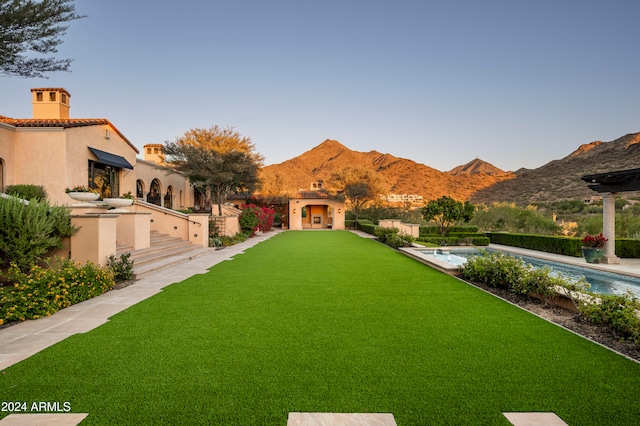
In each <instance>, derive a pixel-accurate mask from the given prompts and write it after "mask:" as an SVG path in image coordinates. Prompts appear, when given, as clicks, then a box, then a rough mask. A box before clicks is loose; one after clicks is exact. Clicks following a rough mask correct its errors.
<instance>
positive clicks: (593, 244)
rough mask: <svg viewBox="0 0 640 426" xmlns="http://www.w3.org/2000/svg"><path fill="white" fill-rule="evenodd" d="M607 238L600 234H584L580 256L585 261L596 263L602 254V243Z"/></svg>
mask: <svg viewBox="0 0 640 426" xmlns="http://www.w3.org/2000/svg"><path fill="white" fill-rule="evenodd" d="M606 242H607V239H606V238H605V237H604V235H602V232H601V233H600V234H598V235H586V236H585V237H584V238H583V239H582V257H584V260H586V261H587V263H598V262H599V261H600V259H601V258H602V256H604V243H606Z"/></svg>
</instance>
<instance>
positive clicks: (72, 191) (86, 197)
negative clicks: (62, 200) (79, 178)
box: [64, 185, 100, 202]
mask: <svg viewBox="0 0 640 426" xmlns="http://www.w3.org/2000/svg"><path fill="white" fill-rule="evenodd" d="M64 192H66V193H67V194H69V197H71V199H72V200H76V201H82V202H87V201H95V200H97V199H98V198H100V194H99V193H98V192H97V191H96V190H95V189H91V188H89V187H88V186H85V185H78V186H74V187H71V188H65V189H64Z"/></svg>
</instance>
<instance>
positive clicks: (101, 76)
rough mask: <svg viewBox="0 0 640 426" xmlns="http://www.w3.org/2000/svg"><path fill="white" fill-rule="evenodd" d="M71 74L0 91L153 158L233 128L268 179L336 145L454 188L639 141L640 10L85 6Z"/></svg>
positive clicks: (234, 3)
mask: <svg viewBox="0 0 640 426" xmlns="http://www.w3.org/2000/svg"><path fill="white" fill-rule="evenodd" d="M75 4H76V8H77V11H78V13H80V14H85V15H88V17H87V18H84V19H81V20H77V21H73V22H71V25H70V28H69V30H68V31H67V34H66V35H65V36H64V43H63V45H62V46H61V48H60V49H59V55H58V56H59V57H63V58H64V57H72V58H74V62H73V64H72V72H71V73H54V74H51V75H50V76H49V79H23V78H17V77H3V76H0V89H1V90H2V95H1V96H0V115H6V116H9V117H14V118H29V117H31V98H30V92H29V89H30V88H32V87H64V88H65V89H67V90H68V91H69V92H70V94H71V99H70V101H71V116H72V117H76V118H107V119H109V120H110V121H111V122H112V123H113V124H114V125H115V126H116V127H117V128H118V129H119V130H120V131H121V132H122V133H123V134H124V135H125V136H127V138H128V139H129V140H131V141H132V142H133V143H134V144H135V145H136V146H137V147H138V148H139V149H142V146H143V145H144V144H147V143H163V142H165V141H173V140H175V139H176V138H177V137H179V136H181V135H182V134H183V133H184V132H186V131H187V130H189V129H191V128H195V127H200V128H207V127H210V126H212V125H214V124H217V125H219V126H223V127H226V126H232V127H234V128H235V129H236V130H237V131H238V132H240V133H241V134H242V135H244V136H248V137H250V138H251V139H252V141H253V142H254V143H255V145H256V148H257V150H258V151H259V152H261V153H262V154H263V155H264V156H265V159H266V160H265V164H273V163H280V162H282V161H285V160H287V159H290V158H293V157H295V156H298V155H300V154H302V153H303V152H305V151H307V150H309V149H311V148H313V147H314V146H316V145H318V144H320V143H321V142H322V141H324V140H325V139H335V140H338V141H340V142H341V143H343V144H344V145H346V146H347V147H349V148H351V149H353V150H357V151H370V150H376V151H380V152H382V153H389V154H392V155H395V156H398V157H404V158H411V159H412V160H415V161H417V162H419V163H423V164H426V165H428V166H430V167H433V168H436V169H438V170H442V171H446V170H450V169H451V168H453V167H455V166H457V165H460V164H464V163H467V162H469V161H471V160H473V159H474V158H476V157H479V158H481V159H483V160H485V161H488V162H490V163H492V164H494V165H495V166H497V167H499V168H501V169H503V170H516V169H518V168H520V167H528V168H535V167H540V166H542V165H544V164H546V163H548V162H549V161H552V160H555V159H558V158H562V157H564V156H566V155H568V154H569V153H571V152H572V151H573V150H575V149H576V148H577V147H578V146H579V145H581V144H583V143H588V142H591V141H594V140H602V141H611V140H614V139H616V138H618V137H620V136H623V135H625V134H627V133H635V132H639V131H640V45H639V44H638V43H639V42H640V25H638V16H640V1H637V0H604V1H594V0H536V1H531V0H524V1H520V0H484V1H479V0H478V1H470V0H467V1H460V0H451V1H444V0H443V1H431V0H422V1H413V0H395V1H391V0H388V1H380V0H368V1H365V0H342V1H334V0H324V1H311V0H297V1H281V0H273V1H269V0H262V1H258V0H227V1H215V0H214V1H194V0H183V1H180V2H177V1H155V2H142V1H131V0H109V1H98V0H76V2H75Z"/></svg>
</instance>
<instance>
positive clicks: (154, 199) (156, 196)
mask: <svg viewBox="0 0 640 426" xmlns="http://www.w3.org/2000/svg"><path fill="white" fill-rule="evenodd" d="M147 202H148V203H151V204H155V205H156V206H161V205H162V188H161V187H160V181H159V180H158V179H154V180H152V181H151V186H150V187H149V193H148V194H147Z"/></svg>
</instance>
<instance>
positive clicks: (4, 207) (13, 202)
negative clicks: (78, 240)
mask: <svg viewBox="0 0 640 426" xmlns="http://www.w3.org/2000/svg"><path fill="white" fill-rule="evenodd" d="M69 212H70V210H69V209H68V208H66V207H58V206H54V207H51V206H50V205H49V203H48V202H47V201H41V202H36V201H35V200H32V201H31V202H29V203H24V202H22V201H21V200H18V199H15V198H0V264H3V265H6V264H8V263H9V262H13V263H15V264H16V265H17V266H18V268H20V269H21V270H23V271H27V270H29V268H30V267H31V266H32V265H35V264H36V263H38V262H39V261H41V260H42V258H43V257H44V256H45V255H47V253H49V252H50V250H52V249H55V248H60V247H61V245H62V238H63V237H68V236H71V235H73V234H75V233H76V232H77V231H78V229H77V228H74V227H73V226H72V225H71V216H70V214H69Z"/></svg>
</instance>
